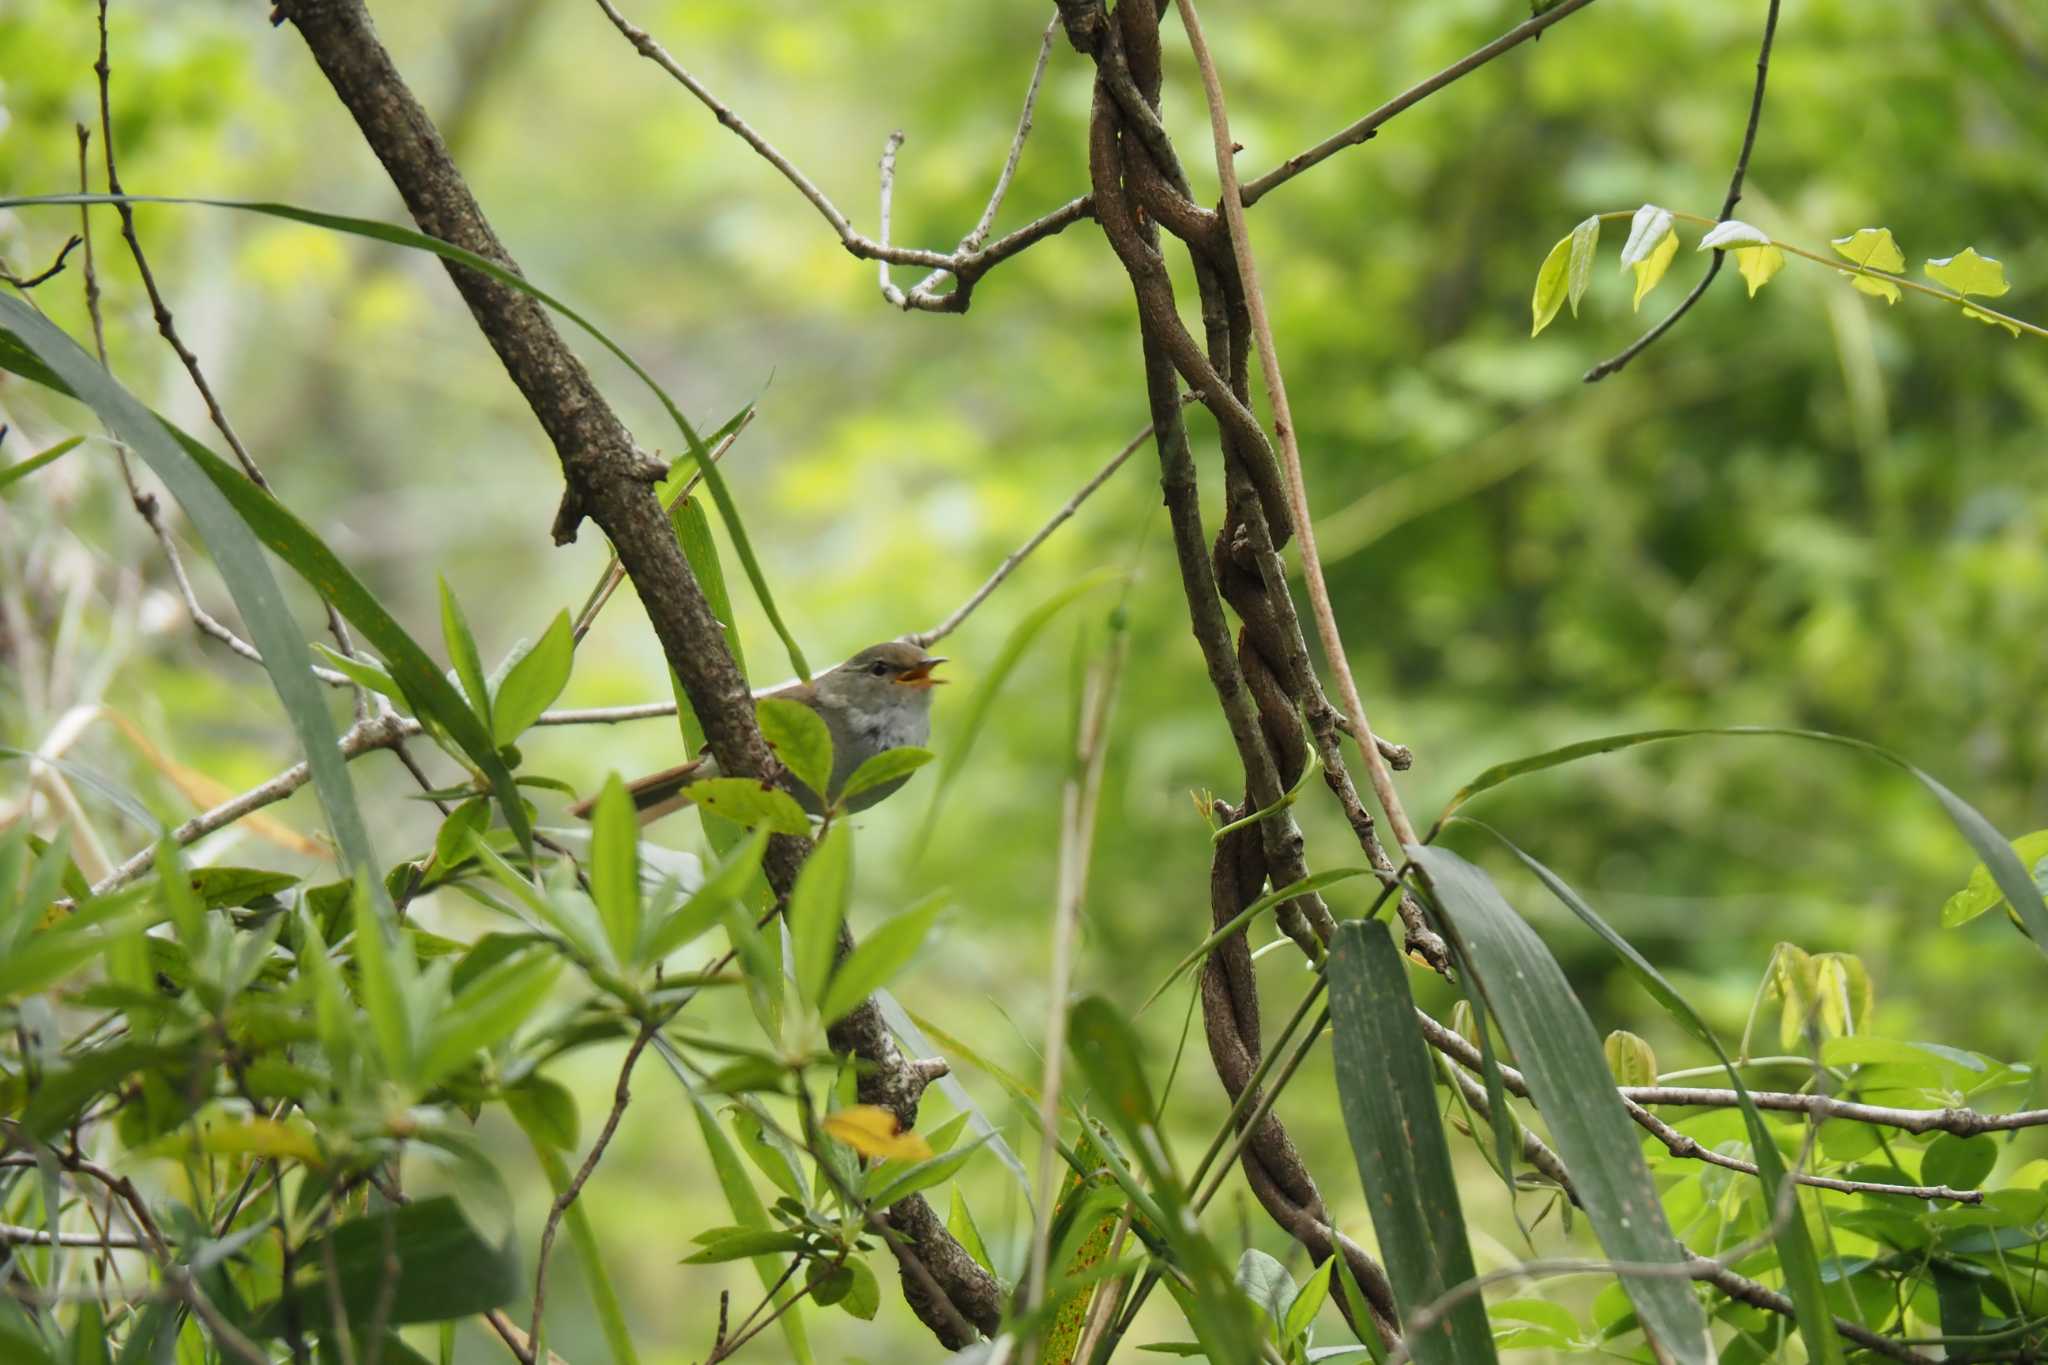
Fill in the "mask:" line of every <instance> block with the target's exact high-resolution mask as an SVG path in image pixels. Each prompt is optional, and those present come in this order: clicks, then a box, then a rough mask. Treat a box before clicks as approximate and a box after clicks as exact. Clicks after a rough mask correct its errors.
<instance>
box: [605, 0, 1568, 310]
mask: <svg viewBox="0 0 2048 1365" xmlns="http://www.w3.org/2000/svg"><path fill="white" fill-rule="evenodd" d="M1580 2H1581V3H1584V0H1580ZM597 6H598V8H599V9H601V10H603V11H604V14H605V17H606V18H607V19H609V20H611V23H612V27H614V28H616V29H617V30H618V31H619V33H620V35H621V36H623V37H624V38H625V39H626V41H627V42H629V43H631V44H632V45H633V48H634V50H635V51H637V52H638V53H639V54H640V55H641V56H643V57H645V58H647V60H649V61H651V62H653V63H654V64H655V65H656V66H658V67H660V68H661V69H662V70H663V71H666V72H667V73H668V74H669V75H670V76H671V77H673V78H674V79H675V80H676V82H677V83H678V84H680V85H681V86H682V87H683V88H684V89H685V90H687V91H689V92H690V94H692V95H693V96H695V97H696V99H697V101H698V103H700V104H702V105H703V106H704V107H705V108H706V109H708V110H710V111H711V114H712V116H713V117H714V118H716V119H717V120H718V121H719V123H721V124H723V125H724V126H725V127H726V128H729V129H731V130H732V132H733V134H734V135H735V136H737V137H738V138H739V139H740V140H741V141H742V142H745V143H746V144H747V146H749V147H751V148H753V150H754V152H755V153H756V154H757V155H759V156H760V157H761V159H762V160H764V161H766V162H767V163H768V164H769V165H770V166H772V167H774V168H775V170H776V171H777V173H779V174H780V175H781V176H782V178H783V179H784V180H787V181H788V182H789V183H790V184H791V185H792V186H793V187H795V189H796V191H797V193H798V194H801V195H802V196H803V197H804V198H805V199H806V200H808V201H809V202H810V204H811V206H812V207H813V208H815V209H817V211H818V213H819V215H820V216H821V217H823V218H824V220H825V221H826V222H827V223H829V224H831V226H832V230H833V231H834V232H835V233H837V234H838V236H839V243H840V245H841V246H843V247H845V248H846V250H847V251H848V252H849V253H850V254H852V255H853V256H855V257H858V258H860V259H862V260H870V261H881V262H885V263H887V264H892V265H912V266H923V267H925V268H926V269H928V270H933V271H939V272H943V273H945V274H949V275H952V276H953V277H954V278H955V279H956V280H957V281H958V284H957V285H956V286H955V288H954V290H953V292H951V293H949V294H944V295H936V294H932V293H930V292H928V291H927V290H926V288H925V286H923V285H920V286H919V287H918V289H917V290H915V291H913V292H912V293H911V294H908V295H904V296H903V302H902V303H901V304H899V306H901V307H905V308H917V309H922V310H925V311H928V312H962V311H965V309H966V306H967V293H968V291H969V290H970V289H971V288H972V287H973V283H974V281H975V280H977V279H979V278H980V277H981V275H983V274H984V273H986V272H987V271H988V269H989V268H990V267H992V266H994V265H996V264H997V263H998V262H1000V261H1003V260H1005V259H1007V258H1009V257H1011V256H1014V255H1016V254H1017V253H1018V252H1020V251H1022V250H1024V249H1025V248H1026V247H1029V246H1031V245H1033V244H1035V243H1037V242H1039V241H1041V240H1043V239H1044V238H1046V237H1050V236H1052V235H1053V234H1054V233H1057V232H1059V231H1060V230H1061V229H1062V228H1065V227H1067V226H1069V225H1070V224H1072V223H1076V222H1079V221H1080V220H1081V219H1082V218H1085V217H1087V216H1088V213H1089V211H1090V201H1089V199H1088V198H1087V197H1086V196H1083V197H1082V198H1080V199H1075V200H1071V201H1069V202H1068V203H1066V204H1064V205H1062V206H1061V207H1060V208H1058V209H1055V210H1054V211H1053V212H1051V213H1049V214H1046V215H1045V216H1044V217H1042V218H1039V219H1038V220H1037V221H1035V222H1032V223H1029V224H1027V225H1026V226H1024V227H1022V228H1019V229H1018V230H1017V231H1015V232H1012V233H1010V234H1008V235H1007V236H1005V237H1002V238H999V239H998V240H996V241H995V242H993V243H990V244H989V245H987V246H979V245H977V246H975V247H972V248H969V247H967V246H966V245H965V243H964V241H963V244H962V246H961V249H959V250H956V251H951V252H941V251H929V250H925V249H923V248H919V247H899V246H891V245H889V244H888V243H887V242H886V241H878V240H876V239H874V238H871V237H867V236H865V235H863V234H862V233H861V232H859V231H858V230H856V229H855V228H854V226H853V224H852V223H851V222H849V221H848V220H847V217H846V215H845V214H843V213H841V212H840V211H839V209H838V206H837V205H835V204H834V203H833V202H832V200H831V197H830V196H828V195H827V194H826V193H825V191H824V190H822V189H820V188H819V187H818V185H817V184H816V183H815V182H814V181H812V180H811V178H810V177H809V176H807V175H805V174H804V173H803V172H802V171H801V170H799V169H798V168H797V165H796V163H795V162H793V161H791V160H790V159H789V158H788V157H786V156H784V155H783V154H782V153H781V152H780V151H779V150H777V149H776V147H775V145H774V144H773V143H771V142H769V141H768V139H767V138H765V137H763V136H762V135H761V134H760V133H759V132H757V131H755V129H754V128H753V127H752V126H751V125H750V124H748V122H747V121H746V120H745V119H743V118H741V117H740V116H739V115H738V114H737V113H735V112H733V110H732V108H731V107H730V106H729V105H727V104H725V103H724V102H723V101H722V100H720V99H719V98H718V97H717V96H716V95H714V94H712V93H711V90H710V88H709V87H707V86H706V85H705V84H704V83H703V82H702V81H700V80H698V79H697V78H696V77H695V76H693V75H691V74H690V72H689V71H688V70H687V69H685V68H684V66H683V65H682V63H680V62H678V61H677V60H676V59H675V58H674V57H673V56H672V55H670V53H669V51H668V49H666V48H664V47H663V46H662V45H661V44H660V43H659V42H658V41H656V40H655V38H654V37H653V36H652V35H650V34H649V33H648V32H647V30H645V29H643V28H641V27H639V26H638V25H636V24H634V23H633V22H632V21H631V20H630V19H628V18H626V16H625V15H623V14H621V13H620V12H619V9H618V7H617V6H616V5H615V4H613V3H612V0H597ZM1034 90H1035V86H1034ZM1028 121H1029V109H1028V108H1027V110H1026V117H1025V119H1024V120H1022V122H1025V123H1028ZM1026 131H1028V128H1027V129H1026ZM1016 145H1017V146H1018V147H1020V148H1021V145H1022V142H1021V136H1020V139H1019V142H1018V143H1017V144H1016ZM977 226H979V225H977ZM982 230H985V229H982ZM899 292H900V291H899ZM891 301H892V302H895V300H894V299H893V298H892V299H891Z"/></svg>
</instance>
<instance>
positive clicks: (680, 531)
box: [668, 498, 747, 754]
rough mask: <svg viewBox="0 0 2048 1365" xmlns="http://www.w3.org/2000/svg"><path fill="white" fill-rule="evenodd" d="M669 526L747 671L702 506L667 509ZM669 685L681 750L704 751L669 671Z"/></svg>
mask: <svg viewBox="0 0 2048 1365" xmlns="http://www.w3.org/2000/svg"><path fill="white" fill-rule="evenodd" d="M668 520H669V526H670V527H671V528H672V529H673V530H674V531H675V533H676V544H677V546H678V547H679V548H680V549H681V550H682V552H683V558H684V559H685V560H687V561H688V562H689V565H690V571H691V572H692V573H694V574H696V575H697V585H698V586H699V587H701V588H703V589H704V601H705V604H706V605H708V606H709V607H710V608H711V614H712V615H713V616H716V617H717V618H718V619H719V620H720V621H722V622H724V623H725V647H726V648H727V649H729V650H731V651H732V661H733V662H734V663H736V664H738V665H739V668H740V672H741V673H742V674H744V673H745V672H746V671H747V656H746V652H745V651H744V650H743V649H742V648H741V646H740V629H739V626H738V625H737V624H736V621H735V617H734V613H733V609H732V595H731V594H730V593H729V592H728V591H727V590H726V586H725V567H724V566H723V565H722V564H720V563H719V560H718V545H717V542H715V541H713V540H712V538H711V519H710V518H709V517H707V516H706V515H705V514H704V505H703V504H702V503H700V502H698V501H697V500H696V499H695V498H684V499H683V500H682V501H680V502H678V503H676V504H675V505H674V506H672V507H670V508H669V512H668ZM669 684H670V686H671V687H673V688H674V689H675V697H676V724H677V727H678V728H679V729H680V730H681V731H682V735H683V750H684V752H685V753H692V754H694V753H696V752H697V751H698V750H699V749H702V748H703V747H704V733H703V727H701V726H700V725H698V724H697V718H696V716H695V714H694V713H692V712H691V710H690V698H689V696H688V695H687V694H686V693H685V692H684V691H683V684H682V680H681V679H680V678H678V677H677V676H676V673H675V670H674V669H670V670H669Z"/></svg>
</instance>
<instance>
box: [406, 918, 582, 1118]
mask: <svg viewBox="0 0 2048 1365" xmlns="http://www.w3.org/2000/svg"><path fill="white" fill-rule="evenodd" d="M561 969H562V959H561V958H560V957H559V956H557V955H556V954H555V953H552V952H546V951H543V952H530V953H526V954H524V955H523V956H520V957H516V958H512V959H511V960H509V961H506V962H501V963H498V964H497V965H496V966H494V967H491V968H489V969H487V970H486V971H484V972H483V973H482V974H481V975H479V976H478V977H477V978H476V979H475V980H473V981H472V982H470V984H469V985H467V986H465V987H464V988H463V989H462V990H461V991H460V992H458V993H457V994H456V996H455V998H454V999H452V1000H450V1001H449V1002H448V1004H447V1006H446V1007H445V1008H444V1009H442V1010H441V1012H440V1013H439V1015H438V1016H437V1017H436V1018H435V1019H434V1020H433V1021H432V1022H431V1026H430V1029H429V1032H428V1036H427V1040H426V1044H425V1047H424V1048H423V1049H422V1052H423V1055H422V1057H421V1060H420V1064H419V1075H418V1083H419V1084H420V1085H421V1086H422V1087H431V1086H433V1085H434V1084H436V1083H437V1082H439V1081H441V1080H442V1079H444V1078H445V1077H446V1076H448V1075H449V1073H451V1072H453V1071H454V1070H455V1069H456V1068H457V1067H460V1066H462V1065H463V1064H464V1063H466V1062H468V1061H469V1059H470V1058H471V1057H472V1056H474V1055H475V1054H476V1053H478V1052H480V1051H485V1050H487V1049H489V1048H492V1047H495V1046H497V1045H498V1044H499V1043H502V1042H503V1041H505V1039H507V1038H509V1037H511V1036H512V1034H513V1032H514V1031H515V1030H517V1029H518V1027H519V1026H520V1025H521V1024H523V1023H525V1022H526V1020H527V1018H528V1017H529V1016H531V1015H532V1013H533V1012H534V1010H536V1009H538V1008H539V1007H540V1004H541V1001H542V1000H544V999H545V998H546V997H547V993H548V988H549V987H550V986H552V985H554V982H555V977H556V976H557V975H558V974H559V973H560V972H561Z"/></svg>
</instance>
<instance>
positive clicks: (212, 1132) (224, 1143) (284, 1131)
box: [157, 1115, 327, 1166]
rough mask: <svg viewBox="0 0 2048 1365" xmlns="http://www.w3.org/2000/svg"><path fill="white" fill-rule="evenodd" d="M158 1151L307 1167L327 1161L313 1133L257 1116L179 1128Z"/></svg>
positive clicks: (164, 1153) (158, 1147) (159, 1146)
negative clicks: (253, 1158) (265, 1159)
mask: <svg viewBox="0 0 2048 1365" xmlns="http://www.w3.org/2000/svg"><path fill="white" fill-rule="evenodd" d="M157 1150H158V1152H159V1153H160V1154H163V1155H169V1154H171V1153H173V1152H191V1151H197V1152H205V1153H207V1154H208V1155H210V1156H260V1157H276V1158H278V1159H279V1160H283V1161H302V1162H304V1163H305V1164H306V1165H308V1166H322V1165H325V1164H326V1160H327V1159H326V1156H325V1154H323V1153H322V1152H321V1150H320V1147H319V1144H318V1143H316V1142H314V1141H313V1136H312V1134H310V1133H308V1132H306V1131H305V1130H304V1129H302V1128H298V1127H294V1126H293V1125H291V1124H289V1123H280V1122H278V1121H277V1120H276V1119H267V1118H263V1117H261V1116H260V1115H258V1116H252V1117H249V1118H244V1119H239V1120H236V1121H233V1122H221V1123H208V1124H206V1125H204V1126H203V1127H201V1128H200V1129H199V1130H198V1132H197V1133H196V1134H195V1133H193V1132H191V1131H190V1130H181V1131H179V1132H177V1133H174V1134H172V1135H171V1136H170V1137H168V1138H166V1139H165V1140H164V1141H163V1142H161V1143H159V1144H158V1145H157Z"/></svg>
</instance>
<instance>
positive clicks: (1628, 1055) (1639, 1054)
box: [1600, 1029, 1657, 1085]
mask: <svg viewBox="0 0 2048 1365" xmlns="http://www.w3.org/2000/svg"><path fill="white" fill-rule="evenodd" d="M1600 1050H1601V1051H1602V1052H1603V1053H1605V1054H1606V1056H1607V1069H1608V1071H1610V1072H1612V1073H1613V1075H1614V1083H1615V1084H1616V1085H1655V1084H1656V1083H1657V1054H1656V1052H1655V1051H1654V1050H1652V1049H1651V1047H1650V1045H1649V1044H1648V1043H1647V1042H1645V1041H1644V1040H1643V1039H1641V1038H1639V1037H1637V1036H1636V1035H1635V1034H1633V1033H1630V1032H1628V1031H1627V1030H1626V1029H1616V1030H1615V1031H1614V1032H1612V1033H1610V1034H1608V1035H1607V1038H1606V1041H1604V1042H1603V1043H1601V1045H1600Z"/></svg>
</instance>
